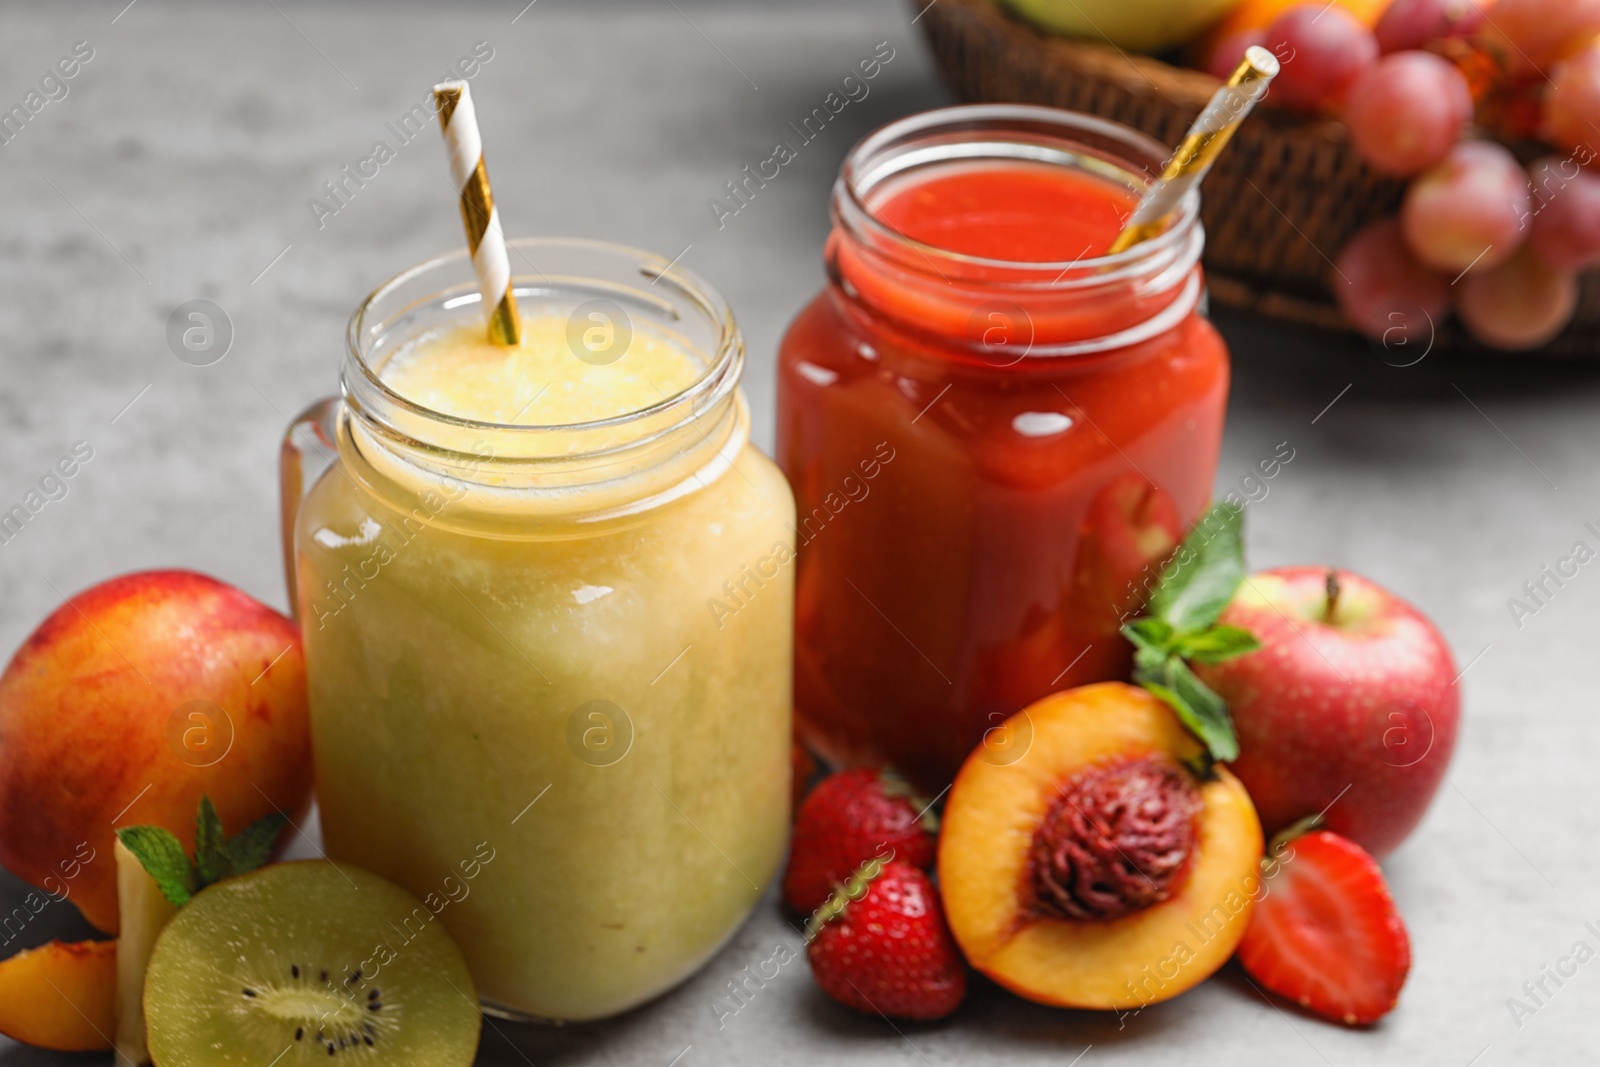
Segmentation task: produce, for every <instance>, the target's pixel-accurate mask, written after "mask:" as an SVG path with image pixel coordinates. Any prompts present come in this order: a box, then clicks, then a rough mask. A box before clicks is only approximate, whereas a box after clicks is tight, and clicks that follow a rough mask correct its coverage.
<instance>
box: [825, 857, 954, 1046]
mask: <svg viewBox="0 0 1600 1067" xmlns="http://www.w3.org/2000/svg"><path fill="white" fill-rule="evenodd" d="M884 855H889V853H884ZM806 937H807V946H806V959H807V962H809V963H810V964H811V975H812V977H813V978H815V979H816V982H817V985H818V986H819V987H821V989H822V991H823V992H824V993H826V994H828V996H830V997H832V998H833V999H834V1000H836V1001H838V1002H839V1003H840V1004H843V1005H844V1006H845V1007H847V1008H854V1009H855V1010H856V1011H860V1012H866V1013H868V1014H871V1015H887V1016H890V1017H891V1018H896V1019H918V1020H930V1019H942V1018H944V1017H945V1016H946V1015H949V1014H950V1013H951V1012H953V1011H955V1010H956V1009H957V1008H958V1007H960V1006H961V1001H962V1000H963V999H964V998H965V997H966V995H967V969H966V965H965V964H964V963H963V962H962V960H961V953H960V952H958V951H957V950H956V945H955V942H954V941H952V940H951V938H950V929H949V927H948V926H947V925H946V924H945V921H944V909H943V908H942V907H941V905H940V903H939V894H938V892H937V891H936V890H935V889H934V888H933V883H932V882H931V881H930V880H929V879H928V876H927V875H926V874H924V873H923V872H922V871H920V870H918V869H917V868H915V867H913V866H911V865H910V864H907V863H901V862H899V861H898V860H892V859H890V860H880V859H872V860H868V861H867V862H866V863H865V864H863V865H862V866H861V869H860V870H858V871H857V872H856V873H854V874H853V875H851V877H850V878H849V879H848V880H847V881H846V882H844V883H843V884H841V885H840V886H839V887H838V890H837V891H836V892H835V894H834V895H833V896H831V897H830V898H829V899H828V902H827V904H826V905H825V906H824V907H823V909H822V910H821V911H820V912H818V913H817V914H816V915H815V916H814V917H813V919H812V921H811V922H810V923H808V924H807V927H806Z"/></svg>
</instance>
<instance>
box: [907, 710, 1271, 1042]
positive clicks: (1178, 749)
mask: <svg viewBox="0 0 1600 1067" xmlns="http://www.w3.org/2000/svg"><path fill="white" fill-rule="evenodd" d="M999 729H1001V730H1002V731H1006V732H1007V733H1008V736H1012V735H1014V736H1015V737H1017V738H1019V739H1020V743H1019V744H1018V745H1014V746H1002V750H1003V752H1004V755H999V756H997V755H996V751H997V749H996V748H994V747H992V746H988V745H985V746H983V747H980V748H979V749H977V751H975V752H974V753H973V754H972V756H970V757H969V758H968V759H967V761H966V763H965V765H963V766H962V768H961V772H960V774H959V775H957V777H956V781H955V785H954V786H953V787H952V788H951V791H950V799H949V802H948V804H947V806H946V808H945V816H944V829H943V831H942V833H941V834H940V838H939V882H940V891H941V893H942V894H943V897H944V904H945V910H946V913H947V915H948V918H949V921H950V929H951V931H952V932H953V933H954V934H955V937H956V942H957V943H958V944H959V945H960V946H961V950H962V951H963V952H964V953H965V954H966V957H967V960H968V962H970V963H971V964H972V965H973V967H975V968H977V969H978V970H979V971H981V972H983V973H984V974H985V975H987V976H988V977H990V978H992V979H993V980H994V981H996V982H998V983H999V984H1000V985H1002V986H1005V987H1006V988H1007V989H1010V990H1011V991H1012V992H1014V993H1017V994H1018V995H1020V996H1023V997H1026V998H1028V999H1029V1000H1033V1001H1037V1002H1038V1003H1041V1004H1050V1005H1055V1006H1058V1007H1067V1008H1093V1009H1101V1010H1110V1009H1123V1008H1140V1007H1144V1006H1146V1005H1149V1004H1154V1003H1157V1002H1159V1001H1162V1000H1166V999H1168V998H1170V997H1174V996H1177V995H1178V994H1179V993H1181V992H1183V991H1184V990H1186V989H1189V988H1190V987H1192V986H1194V985H1196V984H1198V983H1199V982H1201V981H1202V980H1204V979H1205V978H1207V977H1208V976H1210V975H1211V974H1212V972H1214V971H1215V970H1216V969H1217V968H1219V967H1221V966H1222V965H1223V964H1224V963H1226V962H1227V960H1228V958H1229V957H1230V956H1232V955H1233V950H1234V947H1235V946H1236V945H1237V944H1238V942H1239V939H1240V938H1241V937H1242V936H1243V935H1244V929H1245V926H1246V924H1247V923H1248V921H1249V918H1250V909H1251V907H1252V905H1253V904H1254V902H1255V901H1256V900H1258V899H1260V897H1261V896H1263V895H1264V894H1265V892H1266V885H1265V882H1264V881H1263V876H1262V873H1261V866H1260V860H1261V853H1262V838H1261V823H1260V821H1259V820H1258V819H1257V818H1256V812H1255V808H1254V806H1252V804H1251V803H1250V797H1249V795H1248V794H1247V793H1246V792H1245V790H1244V787H1243V786H1242V785H1240V783H1239V781H1238V779H1236V778H1234V777H1233V775H1231V774H1229V773H1228V772H1227V770H1225V769H1224V768H1221V767H1216V768H1214V769H1213V770H1212V772H1211V773H1212V775H1213V776H1212V777H1209V778H1207V779H1204V780H1202V779H1199V778H1197V777H1195V775H1194V772H1193V771H1192V770H1191V768H1192V767H1193V766H1196V765H1198V763H1199V760H1200V757H1201V752H1202V748H1201V745H1200V742H1199V741H1197V740H1196V739H1195V738H1194V737H1193V735H1191V734H1190V733H1189V732H1188V731H1187V730H1186V729H1185V728H1184V727H1183V725H1182V724H1181V723H1180V722H1179V721H1178V719H1177V717H1176V716H1175V715H1174V714H1173V713H1172V711H1171V710H1170V709H1169V708H1168V707H1167V706H1166V705H1165V704H1163V703H1162V702H1161V701H1159V700H1157V699H1156V698H1155V697H1154V696H1152V695H1150V694H1149V693H1147V692H1146V691H1145V690H1143V689H1138V688H1135V687H1133V686H1130V685H1124V684H1122V683H1121V682H1106V683H1103V684H1099V685H1089V686H1083V687H1081V688H1078V689H1071V690H1067V691H1066V692H1063V693H1056V694H1054V695H1052V696H1048V697H1045V698H1044V699H1043V700H1040V701H1038V702H1037V703H1035V704H1033V705H1031V706H1029V707H1027V708H1025V709H1023V710H1022V711H1020V712H1018V713H1017V714H1016V715H1015V716H1013V717H1012V719H1010V720H1008V722H1007V723H1006V724H1005V725H1004V726H1002V727H1000V728H999ZM1030 739H1031V740H1030ZM1024 746H1025V747H1024ZM1019 753H1020V754H1019ZM1130 776H1131V778H1130ZM1129 780H1133V781H1135V782H1136V783H1139V784H1137V785H1136V786H1134V787H1133V788H1139V789H1143V790H1145V792H1143V793H1141V794H1140V795H1139V796H1138V797H1133V798H1131V799H1132V800H1133V801H1134V804H1133V805H1131V806H1130V807H1128V808H1127V809H1126V810H1131V811H1134V812H1135V815H1134V816H1132V817H1135V818H1142V817H1144V816H1146V815H1148V814H1149V813H1150V812H1151V811H1152V810H1155V811H1158V812H1163V813H1165V816H1164V817H1166V818H1167V820H1168V821H1167V823H1166V824H1165V825H1166V829H1167V830H1171V831H1172V834H1173V835H1175V836H1173V837H1171V839H1170V840H1167V841H1166V843H1165V844H1164V845H1161V846H1160V847H1159V848H1155V849H1154V850H1153V851H1149V850H1146V846H1147V845H1148V844H1149V835H1148V834H1146V835H1145V836H1144V837H1142V838H1140V841H1141V844H1140V845H1138V846H1135V845H1133V844H1129V845H1127V848H1126V850H1124V849H1123V848H1122V847H1120V846H1117V845H1116V842H1115V839H1114V837H1113V836H1111V835H1108V834H1107V828H1108V827H1109V828H1111V829H1112V834H1115V833H1116V832H1117V831H1116V829H1115V825H1116V821H1115V818H1112V817H1111V816H1108V815H1107V811H1106V810H1100V811H1097V810H1095V803H1096V800H1095V798H1096V797H1102V798H1103V795H1104V794H1106V793H1107V791H1108V790H1109V791H1111V792H1113V793H1114V792H1115V790H1116V789H1117V788H1121V787H1122V786H1119V785H1118V783H1119V782H1120V783H1124V784H1125V783H1126V782H1127V781H1129ZM1084 798H1089V799H1087V800H1085V799H1084ZM1122 799H1123V800H1125V801H1126V800H1128V799H1130V798H1127V797H1124V798H1122ZM1106 802H1107V803H1114V802H1115V798H1113V799H1112V800H1110V801H1106ZM1080 805H1081V806H1080ZM1084 807H1087V809H1088V810H1084ZM1071 808H1077V810H1076V814H1077V815H1080V816H1082V819H1081V821H1078V822H1077V826H1078V827H1079V831H1078V832H1080V833H1083V834H1091V833H1092V834H1099V835H1100V838H1101V840H1097V841H1090V842H1088V844H1089V845H1090V846H1091V847H1092V848H1095V849H1098V850H1099V852H1100V854H1101V855H1102V856H1103V857H1110V865H1111V867H1112V868H1114V869H1112V870H1110V871H1109V872H1101V873H1109V874H1110V875H1111V877H1110V878H1109V880H1107V879H1102V878H1098V877H1095V876H1093V872H1092V871H1091V872H1090V876H1087V877H1083V878H1080V880H1079V881H1076V882H1071V883H1070V885H1069V890H1070V892H1069V891H1067V890H1062V889H1061V888H1059V887H1060V885H1061V880H1060V879H1055V880H1052V877H1053V876H1048V875H1047V876H1041V875H1040V873H1039V865H1040V863H1041V856H1043V855H1047V854H1049V852H1050V850H1049V848H1045V849H1044V852H1041V851H1040V849H1041V844H1040V842H1041V841H1042V840H1043V841H1044V843H1045V844H1046V845H1050V844H1052V843H1055V844H1059V842H1058V841H1056V839H1055V838H1051V839H1049V840H1045V839H1042V838H1041V836H1040V835H1041V831H1040V827H1041V826H1042V825H1045V824H1046V823H1047V822H1048V823H1050V825H1051V826H1059V823H1060V821H1061V819H1062V813H1063V812H1064V811H1066V809H1071ZM1072 814H1073V813H1072V812H1070V811H1068V812H1067V816H1066V818H1067V820H1068V821H1071V815H1072ZM1190 819H1192V823H1191V822H1189V821H1188V820H1190ZM1175 826H1176V827H1178V829H1173V827H1175ZM1145 829H1148V827H1146V828H1145ZM1052 832H1056V833H1059V831H1052ZM1080 851H1081V850H1080ZM1147 851H1148V855H1147ZM1118 855H1120V856H1121V857H1122V860H1123V861H1125V864H1119V861H1118V860H1117V859H1116V856H1118ZM1150 856H1154V859H1151V858H1150ZM1134 857H1137V858H1138V859H1137V861H1136V860H1135V858H1134ZM1141 864H1143V866H1141ZM1123 867H1125V868H1126V869H1122V868H1123ZM1080 873H1081V872H1080ZM1124 876H1125V877H1124ZM1119 879H1120V881H1121V882H1122V883H1123V884H1121V885H1120V889H1119V885H1118V882H1119ZM1041 885H1045V886H1046V887H1047V889H1046V890H1041V889H1040V886H1041ZM1119 891H1120V892H1121V893H1122V897H1121V899H1117V893H1118V892H1119ZM1074 892H1076V893H1078V894H1079V895H1080V896H1082V897H1083V898H1084V899H1085V901H1086V906H1087V908H1088V911H1087V912H1085V910H1084V907H1080V906H1079V905H1078V904H1077V903H1075V902H1074V900H1072V899H1067V900H1066V905H1067V907H1069V908H1071V909H1074V910H1076V911H1077V912H1078V913H1080V914H1085V915H1088V916H1090V917H1083V918H1076V919H1074V918H1067V917H1065V916H1064V913H1063V911H1062V909H1061V907H1060V906H1059V905H1058V904H1057V903H1055V901H1056V900H1057V899H1060V898H1061V897H1062V896H1063V894H1065V895H1066V896H1067V897H1071V896H1072V894H1073V893H1074ZM1096 909H1098V911H1099V914H1100V915H1101V916H1102V917H1092V916H1093V914H1094V913H1095V911H1096Z"/></svg>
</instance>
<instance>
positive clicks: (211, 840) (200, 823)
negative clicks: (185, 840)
mask: <svg viewBox="0 0 1600 1067" xmlns="http://www.w3.org/2000/svg"><path fill="white" fill-rule="evenodd" d="M227 863H228V859H227V856H226V855H225V854H224V853H223V851H222V819H221V818H219V817H218V816H217V808H216V805H214V804H212V803H211V798H210V797H208V796H202V797H201V798H200V813H199V814H198V815H197V816H196V817H195V820H194V867H195V875H196V878H197V880H198V881H199V883H200V885H201V886H208V885H210V884H212V883H213V882H216V881H220V880H221V879H222V878H223V877H224V876H225V875H226V873H227V871H226V867H227Z"/></svg>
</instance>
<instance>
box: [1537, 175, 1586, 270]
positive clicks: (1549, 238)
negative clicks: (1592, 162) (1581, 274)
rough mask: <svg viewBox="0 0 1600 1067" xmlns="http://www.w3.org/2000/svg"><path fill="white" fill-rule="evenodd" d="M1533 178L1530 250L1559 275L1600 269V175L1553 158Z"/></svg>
mask: <svg viewBox="0 0 1600 1067" xmlns="http://www.w3.org/2000/svg"><path fill="white" fill-rule="evenodd" d="M1528 176H1529V177H1530V178H1532V179H1533V205H1534V214H1533V227H1532V229H1531V231H1530V232H1529V234H1528V246H1529V247H1530V248H1532V249H1533V251H1534V253H1535V254H1536V255H1538V257H1539V258H1540V259H1541V260H1543V261H1544V262H1545V264H1546V265H1547V266H1550V267H1554V268H1555V269H1556V270H1565V271H1581V270H1588V269H1589V268H1591V267H1600V174H1595V173H1594V172H1592V171H1587V170H1584V169H1583V168H1582V167H1580V166H1578V164H1577V162H1576V161H1574V160H1571V159H1557V158H1556V157H1554V156H1551V157H1549V158H1546V159H1541V160H1540V161H1539V162H1537V163H1535V164H1534V165H1533V166H1532V167H1530V168H1529V169H1528Z"/></svg>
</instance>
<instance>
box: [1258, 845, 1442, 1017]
mask: <svg viewBox="0 0 1600 1067" xmlns="http://www.w3.org/2000/svg"><path fill="white" fill-rule="evenodd" d="M1266 868H1267V873H1268V877H1269V884H1270V886H1271V892H1270V893H1268V894H1267V895H1266V897H1265V898H1263V899H1262V901H1261V903H1259V904H1258V905H1256V909H1255V912H1254V913H1253V914H1252V915H1251V916H1250V926H1249V928H1248V929H1246V930H1245V934H1244V940H1243V941H1241V942H1239V962H1240V963H1241V964H1242V965H1243V966H1244V969H1245V970H1246V971H1247V972H1248V973H1249V974H1250V975H1251V977H1253V978H1254V979H1255V980H1256V981H1257V982H1259V983H1261V984H1262V985H1264V986H1266V987H1267V988H1268V989H1270V990H1272V991H1273V992H1274V993H1277V994H1279V995H1280V996H1284V997H1287V998H1288V999H1290V1000H1292V1001H1294V1002H1295V1003H1296V1004H1298V1005H1300V1006H1301V1007H1302V1008H1305V1009H1306V1010H1307V1011H1311V1012H1315V1013H1316V1014H1317V1015H1321V1016H1323V1017H1324V1018H1327V1019H1332V1020H1334V1021H1335V1022H1341V1023H1344V1024H1345V1025H1347V1026H1364V1025H1368V1024H1371V1023H1375V1022H1377V1021H1378V1020H1379V1019H1381V1018H1382V1017H1383V1016H1385V1015H1387V1014H1388V1013H1389V1012H1390V1011H1391V1010H1393V1008H1394V1006H1395V1004H1396V1003H1397V1002H1398V1001H1399V999H1400V990H1401V988H1402V987H1403V986H1404V985H1405V982H1406V975H1407V973H1408V972H1409V971H1410V969H1411V939H1410V937H1409V936H1408V935H1407V934H1406V928H1405V924H1404V923H1403V922H1401V920H1400V913H1399V911H1398V910H1397V909H1396V908H1395V906H1394V898H1393V897H1391V896H1390V895H1389V887H1388V886H1387V885H1386V884H1385V883H1384V880H1383V872H1382V871H1380V870H1379V869H1378V865H1377V863H1375V862H1373V859H1372V857H1371V856H1369V855H1367V853H1366V852H1364V851H1362V849H1361V847H1360V846H1359V845H1356V844H1355V843H1354V842H1351V841H1348V840H1346V839H1345V838H1343V837H1340V836H1338V835H1337V834H1332V833H1329V832H1327V831H1326V830H1318V831H1313V832H1312V833H1309V834H1306V835H1304V836H1302V837H1297V838H1294V839H1293V840H1292V841H1289V842H1288V843H1287V844H1286V845H1284V846H1283V847H1282V848H1275V849H1274V850H1273V853H1272V856H1271V857H1269V859H1268V860H1267V861H1266Z"/></svg>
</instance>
